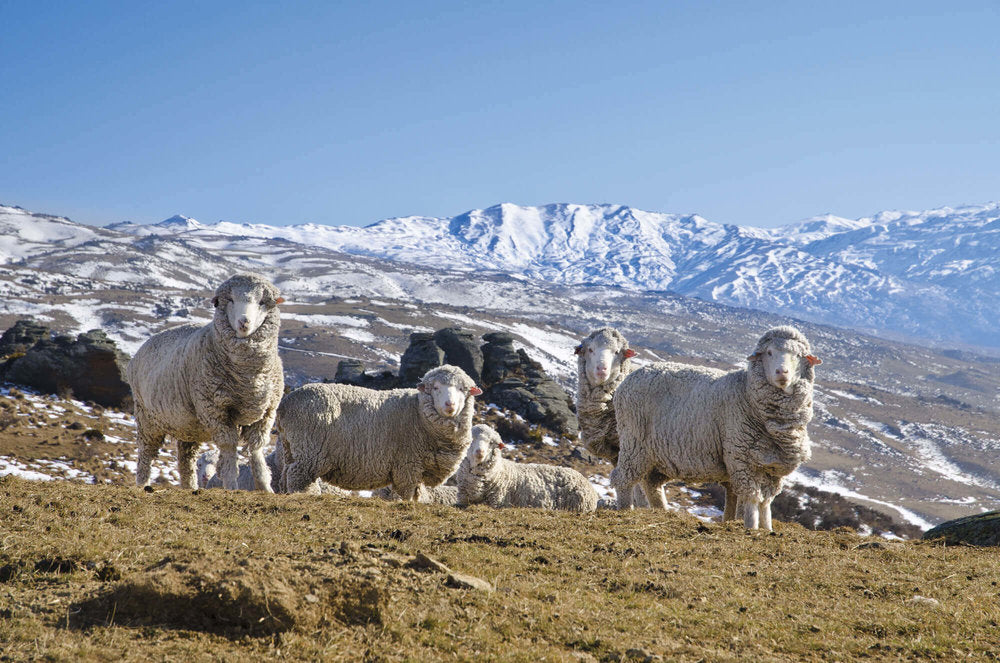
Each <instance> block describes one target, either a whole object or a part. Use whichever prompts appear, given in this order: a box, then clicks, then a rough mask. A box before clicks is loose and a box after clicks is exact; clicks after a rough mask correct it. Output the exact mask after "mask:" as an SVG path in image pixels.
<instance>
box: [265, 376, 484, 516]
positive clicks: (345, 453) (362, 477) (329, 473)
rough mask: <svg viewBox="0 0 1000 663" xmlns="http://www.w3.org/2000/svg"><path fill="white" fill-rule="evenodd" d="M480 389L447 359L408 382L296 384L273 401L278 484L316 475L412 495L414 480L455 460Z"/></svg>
mask: <svg viewBox="0 0 1000 663" xmlns="http://www.w3.org/2000/svg"><path fill="white" fill-rule="evenodd" d="M481 393H482V390H480V389H479V388H478V387H476V385H475V383H474V382H473V381H472V379H471V378H470V377H469V376H468V375H466V374H465V372H464V371H463V370H462V369H460V368H458V367H457V366H451V365H448V364H446V365H444V366H439V367H438V368H434V369H431V370H430V371H428V372H427V373H425V374H424V376H423V378H421V380H420V383H419V384H418V385H417V388H416V389H392V390H388V391H375V390H373V389H366V388H364V387H355V386H352V385H346V384H307V385H305V386H304V387H300V388H299V389H296V390H295V391H293V392H291V393H289V394H288V395H287V396H285V398H284V399H282V401H281V405H280V406H279V407H278V435H279V437H280V438H281V442H282V444H284V449H285V455H284V480H283V482H282V486H283V489H284V490H285V491H287V492H289V493H294V492H299V491H302V490H304V489H306V488H307V487H308V486H309V485H311V484H312V483H313V482H314V481H315V480H316V479H318V478H322V479H324V480H325V481H327V482H329V483H332V484H333V485H335V486H340V487H341V488H347V489H350V490H373V489H376V488H381V487H383V486H387V485H390V484H391V485H392V487H393V489H394V490H395V492H396V493H397V494H399V495H400V496H401V497H402V498H403V499H404V500H415V499H416V498H417V488H418V486H420V484H423V485H425V486H428V487H433V486H437V485H438V484H440V483H441V482H442V481H444V480H445V479H446V478H448V477H449V476H451V475H452V474H453V473H454V472H455V469H456V468H457V467H458V464H459V463H460V462H461V461H462V457H463V455H464V454H465V450H466V449H467V448H468V446H469V442H470V440H471V436H470V435H471V434H470V430H471V428H472V415H473V411H474V404H475V398H474V397H475V396H478V395H479V394H481Z"/></svg>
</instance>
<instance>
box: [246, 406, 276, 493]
mask: <svg viewBox="0 0 1000 663" xmlns="http://www.w3.org/2000/svg"><path fill="white" fill-rule="evenodd" d="M276 414H277V411H276V410H274V409H271V410H268V412H267V414H265V415H264V418H263V419H261V420H260V421H258V422H256V423H253V424H251V425H249V426H247V427H245V428H244V429H243V437H244V438H245V439H246V441H247V443H246V446H245V447H244V449H245V450H246V452H247V453H248V455H249V456H250V471H251V472H252V473H253V481H254V483H255V484H256V486H257V490H262V491H264V492H265V493H273V492H274V491H273V490H272V489H271V468H269V467H268V466H267V461H266V460H264V447H265V446H266V445H267V442H268V441H270V439H271V428H272V427H273V426H274V417H275V415H276Z"/></svg>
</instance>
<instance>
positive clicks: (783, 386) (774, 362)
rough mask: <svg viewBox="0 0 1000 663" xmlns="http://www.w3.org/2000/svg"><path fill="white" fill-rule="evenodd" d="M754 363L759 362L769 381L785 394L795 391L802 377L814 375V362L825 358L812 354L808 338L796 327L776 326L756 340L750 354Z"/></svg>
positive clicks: (748, 359) (810, 379)
mask: <svg viewBox="0 0 1000 663" xmlns="http://www.w3.org/2000/svg"><path fill="white" fill-rule="evenodd" d="M747 361H748V362H750V364H751V365H753V364H754V362H760V363H761V366H762V370H763V374H764V378H765V379H766V380H767V382H768V383H769V384H770V385H771V386H773V387H775V388H776V389H780V390H781V391H783V392H785V393H786V394H790V393H792V390H793V389H794V388H795V384H796V383H797V382H798V381H799V380H802V379H806V380H809V381H810V382H811V381H812V380H813V379H814V377H815V371H814V370H813V369H814V367H815V366H818V365H820V364H822V363H823V360H822V359H820V358H819V357H817V356H816V355H814V354H812V349H811V348H810V346H809V340H808V339H807V338H806V337H805V335H804V334H803V333H802V332H800V331H799V330H798V329H796V328H795V327H789V326H784V327H774V328H773V329H769V330H768V331H767V332H765V333H764V335H763V336H761V337H760V340H759V341H757V348H756V349H755V350H754V352H753V354H752V355H750V356H749V357H747Z"/></svg>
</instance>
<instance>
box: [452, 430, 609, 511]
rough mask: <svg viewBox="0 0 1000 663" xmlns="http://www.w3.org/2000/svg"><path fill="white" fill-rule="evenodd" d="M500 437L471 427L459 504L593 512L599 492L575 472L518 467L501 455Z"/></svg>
mask: <svg viewBox="0 0 1000 663" xmlns="http://www.w3.org/2000/svg"><path fill="white" fill-rule="evenodd" d="M503 447H504V444H503V442H502V441H501V439H500V435H499V434H498V433H497V432H496V431H495V430H493V429H492V428H490V427H489V426H486V425H484V424H479V425H476V426H473V427H472V444H471V445H470V446H469V450H468V452H466V455H465V459H464V460H463V461H462V464H461V465H460V466H459V468H458V473H457V474H456V475H455V480H456V482H457V483H458V502H459V504H463V505H465V504H488V505H489V506H492V507H495V508H500V507H537V508H541V509H566V510H568V511H594V510H595V509H597V501H598V497H597V491H596V490H594V487H593V486H592V485H590V482H589V481H587V477H585V476H583V475H582V474H580V473H579V472H577V471H576V470H574V469H572V468H569V467H559V466H556V465H544V464H541V463H515V462H514V461H511V460H507V459H506V458H504V457H503V456H502V455H501V454H500V450H501V449H503Z"/></svg>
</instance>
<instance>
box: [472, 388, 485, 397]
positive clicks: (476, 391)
mask: <svg viewBox="0 0 1000 663" xmlns="http://www.w3.org/2000/svg"><path fill="white" fill-rule="evenodd" d="M482 393H483V390H482V389H480V388H479V387H469V395H470V396H480V395H482Z"/></svg>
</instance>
